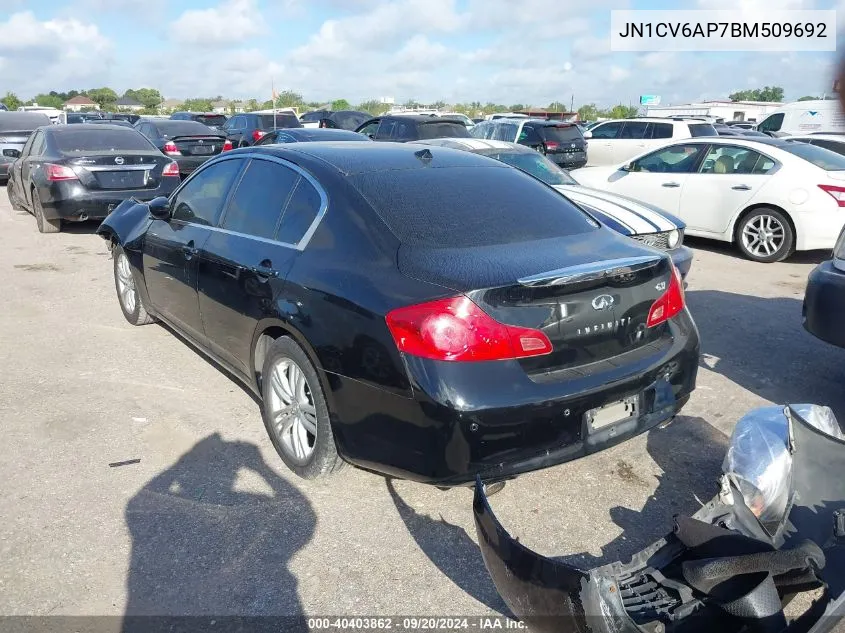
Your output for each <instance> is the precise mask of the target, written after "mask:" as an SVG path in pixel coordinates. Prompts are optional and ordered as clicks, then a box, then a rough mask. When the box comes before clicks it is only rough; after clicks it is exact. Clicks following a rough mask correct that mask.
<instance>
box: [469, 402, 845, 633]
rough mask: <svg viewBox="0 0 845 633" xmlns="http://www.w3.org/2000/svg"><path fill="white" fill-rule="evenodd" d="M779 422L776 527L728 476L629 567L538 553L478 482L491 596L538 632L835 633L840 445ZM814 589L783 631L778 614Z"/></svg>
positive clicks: (843, 450)
mask: <svg viewBox="0 0 845 633" xmlns="http://www.w3.org/2000/svg"><path fill="white" fill-rule="evenodd" d="M761 411H762V410H761ZM755 413H756V412H752V414H750V415H754V414H755ZM784 417H785V418H787V421H788V424H789V427H788V428H789V438H790V440H789V441H790V442H791V450H792V460H793V461H792V464H793V471H792V476H791V482H792V491H791V496H790V499H791V500H790V504H789V506H788V509H787V510H786V511H785V514H784V515H783V518H782V519H781V522H780V525H779V526H778V527H777V528H776V529H774V530H772V528H771V527H769V528H768V529H767V528H765V527H763V525H762V524H761V523H760V522H759V521H758V520H757V518H756V516H755V515H754V514H753V513H752V511H751V510H750V509H749V508H748V506H746V505H745V502H744V498H743V496H742V494H741V493H740V492H739V490H738V488H736V487H735V486H734V480H731V479H730V478H728V476H727V475H725V476H723V478H722V482H721V483H722V486H721V491H720V493H719V494H718V495H717V496H716V497H714V498H713V499H712V500H711V501H710V502H709V503H707V504H706V505H705V506H704V507H702V508H701V510H699V511H698V512H697V513H696V514H695V515H694V516H693V517H691V518H690V517H683V516H679V517H676V520H675V525H674V529H673V531H672V532H671V533H670V534H668V535H667V536H666V537H664V538H662V539H660V540H659V541H657V542H655V543H654V544H652V545H651V546H649V547H647V548H646V549H644V550H643V551H641V552H639V553H637V554H635V555H634V556H633V557H632V559H631V561H630V562H629V563H622V562H615V563H611V564H608V565H604V566H601V567H597V568H594V569H579V568H577V567H574V566H571V565H567V564H564V563H562V562H559V561H557V560H554V559H551V558H547V557H544V556H541V555H540V554H537V553H536V552H534V551H532V550H531V549H529V548H528V547H526V546H525V545H523V544H522V543H520V542H519V541H518V540H516V539H514V538H513V537H512V536H511V535H510V534H509V533H508V532H507V530H505V528H504V527H503V526H502V525H501V523H499V521H498V519H497V518H496V516H495V515H494V514H493V510H492V509H491V506H490V503H489V501H488V499H487V497H486V494H485V491H484V485H483V484H482V481H481V478H478V479H477V480H476V487H475V497H474V501H473V513H474V516H475V525H476V530H477V533H478V542H479V547H480V549H481V554H482V556H483V558H484V563H485V565H486V566H487V570H488V571H489V573H490V576H491V577H492V579H493V582H494V584H495V586H496V589H497V590H498V592H499V594H500V595H501V596H502V598H503V599H504V601H505V603H506V604H507V605H508V607H509V608H510V610H511V611H512V612H513V613H514V615H516V616H517V617H518V618H519V619H521V620H522V621H523V622H525V623H526V624H527V625H528V627H529V629H530V630H531V631H535V632H539V633H553V632H554V633H568V632H570V631H571V632H578V633H581V632H584V631H590V632H593V633H611V632H613V633H654V632H655V631H673V632H675V633H692V632H699V631H720V632H726V633H732V632H737V633H738V632H739V631H748V632H752V631H754V632H760V633H764V632H765V633H768V632H774V631H779V632H782V633H786V632H789V633H792V632H793V631H794V632H797V631H802V632H810V633H822V632H824V631H830V630H832V629H833V628H834V627H835V626H836V624H837V622H838V621H839V620H840V619H841V618H842V617H843V615H845V600H843V596H845V525H843V523H845V476H843V475H845V442H843V441H841V440H840V439H838V438H835V437H832V436H831V435H827V434H825V433H823V432H822V431H820V430H819V429H818V428H816V427H814V426H812V425H811V424H810V423H808V422H807V421H806V420H804V419H803V418H801V416H800V415H798V414H797V413H795V412H794V410H793V409H792V408H791V407H790V408H789V409H788V410H784ZM769 530H772V531H769ZM819 589H821V590H822V594H821V597H820V598H819V599H817V600H816V602H814V603H813V605H812V606H811V607H810V608H809V609H808V610H807V611H806V612H805V613H804V615H801V616H800V617H798V618H796V619H795V620H792V621H790V622H789V623H787V620H786V618H785V616H784V613H783V606H784V605H785V604H786V603H788V602H789V601H790V600H791V599H792V597H794V596H795V595H797V594H798V593H801V592H804V591H817V590H819Z"/></svg>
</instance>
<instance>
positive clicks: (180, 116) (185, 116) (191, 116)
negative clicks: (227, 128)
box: [170, 112, 229, 130]
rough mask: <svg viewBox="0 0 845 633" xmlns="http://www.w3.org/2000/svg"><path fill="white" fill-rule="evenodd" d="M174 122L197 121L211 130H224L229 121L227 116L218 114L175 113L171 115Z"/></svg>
mask: <svg viewBox="0 0 845 633" xmlns="http://www.w3.org/2000/svg"><path fill="white" fill-rule="evenodd" d="M170 118H171V119H173V120H174V121H196V122H197V123H202V124H203V125H207V126H208V127H210V128H216V129H218V130H222V129H223V126H224V125H226V121H228V120H229V117H227V116H226V115H225V114H217V113H216V112H174V113H173V114H171V115H170Z"/></svg>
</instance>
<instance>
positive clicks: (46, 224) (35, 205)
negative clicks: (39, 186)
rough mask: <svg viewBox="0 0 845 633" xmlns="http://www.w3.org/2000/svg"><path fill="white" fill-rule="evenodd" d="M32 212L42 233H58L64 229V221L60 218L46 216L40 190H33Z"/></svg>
mask: <svg viewBox="0 0 845 633" xmlns="http://www.w3.org/2000/svg"><path fill="white" fill-rule="evenodd" d="M32 213H33V215H35V223H36V224H37V225H38V231H39V232H40V233H58V232H59V231H61V230H62V221H61V220H60V219H59V218H56V219H55V220H48V219H47V218H45V217H44V208H43V207H42V206H41V198H40V197H39V196H38V191H36V190H35V189H33V190H32Z"/></svg>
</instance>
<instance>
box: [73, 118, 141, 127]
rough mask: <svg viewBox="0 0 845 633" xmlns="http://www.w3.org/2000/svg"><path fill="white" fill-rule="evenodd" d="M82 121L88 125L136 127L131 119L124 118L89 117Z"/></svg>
mask: <svg viewBox="0 0 845 633" xmlns="http://www.w3.org/2000/svg"><path fill="white" fill-rule="evenodd" d="M80 123H87V124H88V125H119V126H120V127H128V128H134V127H135V126H134V125H132V124H131V123H130V122H129V121H124V120H123V119H88V120H87V121H80Z"/></svg>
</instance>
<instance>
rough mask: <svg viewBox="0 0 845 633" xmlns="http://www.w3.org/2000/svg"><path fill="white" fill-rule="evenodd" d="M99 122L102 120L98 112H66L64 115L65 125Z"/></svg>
mask: <svg viewBox="0 0 845 633" xmlns="http://www.w3.org/2000/svg"><path fill="white" fill-rule="evenodd" d="M101 120H103V115H102V114H100V113H99V112H68V113H67V114H66V115H65V123H67V124H68V125H71V124H75V123H90V122H91V121H101ZM109 123H114V121H109Z"/></svg>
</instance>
